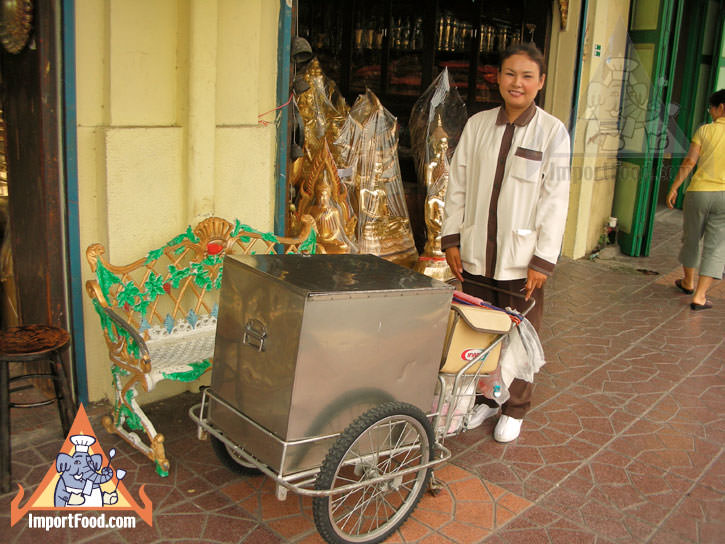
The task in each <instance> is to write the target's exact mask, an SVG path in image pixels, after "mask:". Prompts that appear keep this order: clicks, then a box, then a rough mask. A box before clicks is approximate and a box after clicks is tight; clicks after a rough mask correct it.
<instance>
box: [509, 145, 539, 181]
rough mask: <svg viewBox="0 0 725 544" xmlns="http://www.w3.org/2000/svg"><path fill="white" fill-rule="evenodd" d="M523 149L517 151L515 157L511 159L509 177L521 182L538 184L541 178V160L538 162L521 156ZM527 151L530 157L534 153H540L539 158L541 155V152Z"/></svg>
mask: <svg viewBox="0 0 725 544" xmlns="http://www.w3.org/2000/svg"><path fill="white" fill-rule="evenodd" d="M522 149H523V148H522V147H519V148H518V149H517V150H516V153H515V154H514V156H513V157H511V166H510V167H509V175H510V176H513V177H515V178H516V179H519V180H521V181H529V182H532V183H536V182H537V181H539V178H540V176H541V159H540V158H539V159H538V160H536V159H533V158H528V157H524V156H522V155H521V154H519V152H520V150H522ZM525 151H526V152H528V154H529V156H530V154H533V153H538V154H539V156H540V155H541V152H540V151H536V152H534V151H532V150H530V149H527V150H525Z"/></svg>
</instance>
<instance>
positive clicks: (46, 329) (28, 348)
mask: <svg viewBox="0 0 725 544" xmlns="http://www.w3.org/2000/svg"><path fill="white" fill-rule="evenodd" d="M69 341H70V335H69V334H68V332H66V331H65V330H63V329H60V328H58V327H51V326H47V325H25V326H22V327H13V328H12V329H7V330H4V331H0V470H2V482H1V485H0V488H1V492H2V493H7V492H8V491H10V408H32V407H35V406H44V405H46V404H50V403H52V402H57V403H58V414H59V415H60V423H61V426H62V427H63V436H64V437H65V436H66V435H67V434H68V431H70V426H71V424H72V423H73V419H74V418H75V406H74V404H73V397H72V396H71V393H70V387H69V385H68V379H67V378H66V375H65V369H64V368H63V361H62V360H61V357H60V352H61V350H62V349H63V348H64V347H65V346H66V345H68V342H69ZM15 362H26V363H45V364H48V365H49V366H50V372H45V373H39V374H23V375H21V376H14V377H13V378H12V379H9V376H10V363H15ZM39 376H48V377H50V378H52V379H53V387H54V389H55V397H54V398H52V399H48V400H43V401H39V402H24V403H15V402H11V401H10V393H13V392H15V391H19V390H21V389H26V388H27V387H30V386H24V387H18V388H15V389H12V390H11V389H10V382H12V381H16V380H23V379H25V380H28V379H32V378H37V377H39Z"/></svg>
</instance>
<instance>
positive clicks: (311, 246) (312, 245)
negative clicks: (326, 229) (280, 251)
mask: <svg viewBox="0 0 725 544" xmlns="http://www.w3.org/2000/svg"><path fill="white" fill-rule="evenodd" d="M316 248H317V234H316V233H315V231H314V230H312V231H311V232H310V235H309V236H308V237H307V239H306V240H305V241H304V242H302V243H301V244H300V252H304V251H309V252H310V253H314V252H315V249H316Z"/></svg>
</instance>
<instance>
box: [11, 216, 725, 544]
mask: <svg viewBox="0 0 725 544" xmlns="http://www.w3.org/2000/svg"><path fill="white" fill-rule="evenodd" d="M679 229H680V215H679V212H671V211H664V210H663V211H661V212H659V213H658V217H657V226H656V230H655V239H654V244H653V249H652V254H651V256H650V257H648V258H642V259H629V258H623V257H615V258H612V259H608V260H605V259H603V258H602V259H598V260H596V261H590V260H588V259H583V260H579V261H568V260H564V261H563V262H562V263H561V264H560V265H559V267H558V269H557V272H556V274H555V276H554V278H553V279H552V281H551V282H550V284H549V285H548V290H547V307H546V311H545V319H544V322H545V329H544V330H543V331H542V342H543V345H544V349H545V352H546V355H547V360H548V364H547V365H546V366H545V367H544V368H543V370H542V371H541V372H540V373H539V374H538V375H537V377H536V389H535V392H534V407H533V409H532V411H531V412H530V414H529V415H528V416H527V418H526V420H525V422H524V427H523V432H522V435H521V437H520V438H519V439H518V440H517V441H515V442H513V443H511V444H509V445H501V444H497V443H496V442H494V441H493V440H492V438H491V431H492V427H493V424H494V422H495V419H492V420H489V421H488V422H486V423H485V424H484V425H483V426H482V427H480V428H478V429H475V430H473V431H470V432H468V433H465V434H463V435H461V436H459V437H457V438H455V439H452V440H449V441H447V442H446V444H447V445H448V446H449V447H451V448H452V450H453V452H454V458H453V462H452V464H449V465H447V466H446V467H445V468H442V469H439V470H438V471H437V472H436V474H437V477H438V478H439V479H441V480H442V481H443V482H444V483H445V487H444V489H443V491H442V492H441V493H440V494H439V495H437V496H435V497H434V496H431V495H428V494H426V495H425V496H424V498H423V500H422V501H421V503H420V505H419V506H418V508H417V509H416V511H415V512H414V513H413V516H412V517H411V519H410V520H408V522H407V523H406V524H405V525H404V526H403V528H402V530H400V531H399V532H398V534H396V535H394V536H393V537H392V538H390V539H389V542H404V543H413V542H416V543H451V542H458V543H468V542H470V543H477V542H486V543H491V544H499V543H507V542H510V543H525V544H529V543H538V542H542V543H547V542H556V543H559V542H561V543H563V542H571V543H605V542H606V543H609V542H612V543H629V542H653V543H658V544H659V543H666V544H667V543H691V542H700V543H715V542H723V541H725V537H723V534H725V500H724V499H725V455H723V446H724V445H725V419H724V416H725V396H724V395H723V393H725V380H724V379H723V361H725V339H724V336H725V326H724V325H723V323H724V322H725V282H724V283H720V284H718V285H717V287H716V288H715V289H713V290H712V291H711V299H712V300H713V302H714V304H715V308H714V309H712V310H708V311H706V312H692V311H691V310H690V309H689V306H688V304H687V302H688V298H687V296H685V295H682V294H680V293H679V291H677V290H676V289H675V287H673V285H672V284H673V281H674V280H675V279H676V278H677V277H679V267H678V265H677V261H676V251H677V248H678V246H679V242H678V240H679ZM637 269H641V270H642V271H638V270H637ZM651 272H657V273H658V274H653V273H651ZM197 398H198V396H197V395H195V394H191V393H190V394H185V395H180V396H178V397H175V398H173V399H170V400H167V401H163V402H160V403H156V404H155V405H153V406H151V407H150V409H149V412H151V413H152V414H153V416H152V417H153V418H155V419H154V421H160V422H161V423H160V425H159V428H161V429H162V430H163V432H164V433H165V434H166V436H167V437H168V438H167V452H168V455H169V457H170V458H171V459H172V470H171V475H170V476H169V477H168V478H164V479H162V478H159V477H158V476H157V475H156V474H155V472H154V471H153V469H152V467H151V465H150V463H149V462H147V461H146V460H145V458H143V457H142V456H141V455H140V454H137V453H135V452H134V453H131V452H130V451H129V448H128V447H126V445H125V443H124V442H123V441H121V440H119V439H118V437H116V436H111V435H108V434H107V433H106V432H105V431H104V430H103V429H102V427H101V425H100V423H99V421H98V418H99V416H100V414H101V413H103V410H104V409H105V407H104V406H93V407H91V408H90V409H89V414H90V416H91V421H92V422H93V424H94V429H95V431H96V433H97V435H98V437H99V440H100V443H101V445H102V446H103V448H104V450H105V451H106V452H107V451H108V449H110V448H111V447H116V448H117V449H118V450H119V454H118V455H117V457H116V458H115V459H114V466H116V467H122V468H126V469H127V470H128V476H127V477H126V479H125V483H126V485H127V487H128V488H129V489H130V490H131V493H132V494H133V495H134V496H136V497H137V496H138V489H139V487H140V485H141V484H142V483H145V484H146V491H147V492H148V494H149V496H150V498H151V500H152V501H153V508H154V524H153V527H148V526H146V525H145V524H143V523H142V522H139V525H138V526H137V528H135V529H125V530H121V531H118V532H114V531H110V530H85V531H72V532H71V531H70V530H66V531H62V530H61V531H51V532H49V533H45V532H43V531H42V530H39V529H33V530H31V529H28V528H27V522H26V520H21V522H19V523H18V524H17V525H15V526H14V527H12V528H10V526H9V525H10V524H9V510H10V500H11V498H12V496H14V494H15V493H14V492H13V493H11V494H7V495H4V496H2V497H0V518H2V519H0V526H1V527H2V528H1V529H0V541H2V542H32V541H39V540H41V541H43V542H55V541H58V542H93V541H96V540H98V541H104V542H110V543H113V542H133V543H136V542H144V543H145V542H201V541H204V542H246V543H249V544H257V543H277V542H293V543H314V542H321V539H320V537H319V536H318V535H317V533H316V531H315V529H314V523H313V521H312V513H311V506H310V501H309V500H308V499H302V498H300V497H299V496H296V495H294V494H290V495H289V496H288V498H287V501H285V502H279V501H277V499H276V498H275V496H274V493H273V491H274V490H273V487H272V486H271V485H270V481H269V480H267V479H265V478H263V477H241V476H236V475H234V474H232V473H230V472H229V471H227V470H226V469H225V468H223V467H221V465H220V464H219V463H218V461H217V460H216V458H215V457H214V455H213V453H212V451H211V448H210V446H209V444H208V443H205V442H198V441H197V440H196V438H195V432H194V428H193V426H192V424H191V423H190V421H189V420H188V418H187V416H186V408H187V407H188V406H190V405H191V404H193V403H195V402H197ZM12 417H13V419H12V421H13V425H14V431H13V448H14V453H13V476H14V477H15V478H17V482H18V483H20V484H22V485H23V487H25V488H26V490H28V489H29V491H28V492H32V490H33V489H34V488H35V486H37V484H38V482H40V480H41V479H42V477H43V475H44V474H45V472H46V471H47V470H48V467H49V466H50V463H52V462H53V459H54V457H55V455H56V453H57V452H58V448H59V446H60V442H61V437H60V432H59V431H58V430H57V417H56V415H55V413H54V411H53V407H45V408H39V409H36V410H32V411H20V410H16V411H14V412H13V416H12ZM27 496H28V495H26V497H27Z"/></svg>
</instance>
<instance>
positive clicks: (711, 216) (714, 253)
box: [692, 191, 725, 305]
mask: <svg viewBox="0 0 725 544" xmlns="http://www.w3.org/2000/svg"><path fill="white" fill-rule="evenodd" d="M700 194H701V197H702V198H703V199H706V200H707V202H708V203H709V206H708V207H707V211H708V213H707V218H706V221H705V226H704V233H703V244H702V260H701V262H700V276H699V278H698V281H697V289H696V290H695V293H694V294H693V295H692V302H693V303H695V304H698V305H701V304H705V302H706V301H707V290H708V289H709V288H710V286H711V285H712V284H713V282H714V281H715V280H716V279H721V278H722V275H723V269H724V268H725V191H717V192H714V191H713V192H703V193H700Z"/></svg>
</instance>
